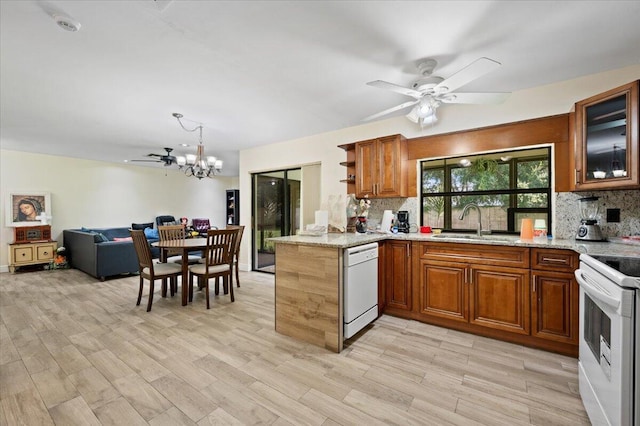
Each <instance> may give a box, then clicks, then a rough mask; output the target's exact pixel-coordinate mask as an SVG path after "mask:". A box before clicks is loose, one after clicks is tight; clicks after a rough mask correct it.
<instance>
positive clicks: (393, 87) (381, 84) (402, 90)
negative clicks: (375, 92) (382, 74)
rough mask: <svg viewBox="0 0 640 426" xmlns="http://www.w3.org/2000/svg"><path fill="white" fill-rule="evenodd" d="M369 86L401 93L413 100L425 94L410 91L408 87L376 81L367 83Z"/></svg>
mask: <svg viewBox="0 0 640 426" xmlns="http://www.w3.org/2000/svg"><path fill="white" fill-rule="evenodd" d="M367 85H368V86H371V87H377V88H379V89H387V90H391V91H393V92H396V93H401V94H403V95H406V96H411V97H412V98H416V99H420V98H421V97H422V96H423V95H424V94H423V93H422V92H418V91H417V90H413V89H409V88H408V87H402V86H398V85H397V84H393V83H389V82H388V81H382V80H375V81H370V82H368V83H367Z"/></svg>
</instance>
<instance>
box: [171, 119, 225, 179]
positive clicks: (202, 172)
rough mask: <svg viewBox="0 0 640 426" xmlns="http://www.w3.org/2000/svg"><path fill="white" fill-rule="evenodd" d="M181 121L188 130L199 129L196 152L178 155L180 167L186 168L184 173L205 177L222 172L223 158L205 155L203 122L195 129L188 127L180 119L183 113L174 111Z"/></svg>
mask: <svg viewBox="0 0 640 426" xmlns="http://www.w3.org/2000/svg"><path fill="white" fill-rule="evenodd" d="M172 115H173V116H174V117H175V118H176V119H177V120H178V123H180V127H182V129H183V130H185V131H187V132H195V131H196V130H198V131H199V135H200V136H199V139H198V142H199V143H198V150H197V151H196V154H195V155H194V154H187V155H186V156H181V155H178V156H176V163H177V164H178V168H179V169H180V170H184V174H185V175H187V176H194V177H197V178H198V179H202V178H205V177H208V178H212V177H214V176H215V175H217V174H220V173H221V172H222V160H218V159H217V158H216V157H213V156H209V157H207V156H205V155H204V145H203V144H202V124H200V125H199V126H196V127H195V128H193V129H187V128H186V127H184V124H182V121H181V120H180V119H181V118H182V117H183V115H182V114H180V113H178V112H174V113H173V114H172Z"/></svg>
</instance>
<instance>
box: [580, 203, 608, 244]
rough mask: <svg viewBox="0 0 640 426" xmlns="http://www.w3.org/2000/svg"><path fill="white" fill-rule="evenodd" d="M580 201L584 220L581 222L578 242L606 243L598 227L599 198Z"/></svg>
mask: <svg viewBox="0 0 640 426" xmlns="http://www.w3.org/2000/svg"><path fill="white" fill-rule="evenodd" d="M578 201H579V202H580V215H581V216H582V219H581V220H580V226H579V227H578V233H577V234H576V240H583V241H606V238H604V237H603V236H602V231H601V230H600V227H599V226H598V210H599V206H598V197H584V198H580V199H578Z"/></svg>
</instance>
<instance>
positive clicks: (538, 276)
mask: <svg viewBox="0 0 640 426" xmlns="http://www.w3.org/2000/svg"><path fill="white" fill-rule="evenodd" d="M578 263H579V258H578V255H577V254H576V253H575V252H573V251H571V250H555V249H536V248H534V249H532V250H531V268H532V273H531V335H532V336H534V337H537V338H541V339H546V340H551V341H555V342H561V343H568V344H570V345H577V344H578V333H579V330H578V319H579V317H578V315H579V311H578V310H579V287H578V283H577V281H576V279H575V276H574V275H573V271H574V270H575V269H577V268H578Z"/></svg>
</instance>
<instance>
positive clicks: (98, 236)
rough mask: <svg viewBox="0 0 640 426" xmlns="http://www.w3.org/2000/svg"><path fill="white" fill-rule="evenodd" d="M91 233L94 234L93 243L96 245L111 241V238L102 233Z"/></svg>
mask: <svg viewBox="0 0 640 426" xmlns="http://www.w3.org/2000/svg"><path fill="white" fill-rule="evenodd" d="M90 233H91V234H93V241H94V242H96V243H105V242H107V241H109V238H107V236H106V235H104V234H103V233H101V232H95V231H91V232H90Z"/></svg>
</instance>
